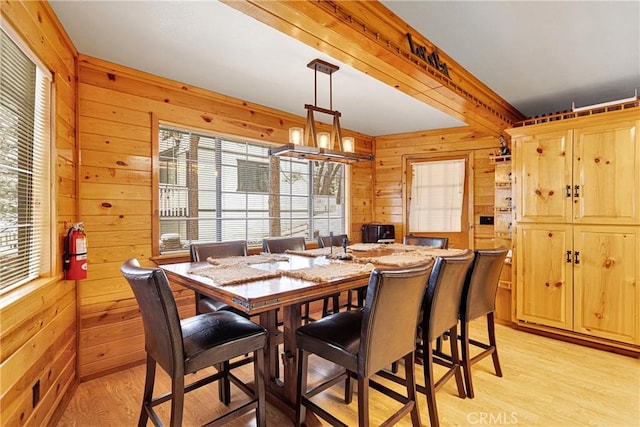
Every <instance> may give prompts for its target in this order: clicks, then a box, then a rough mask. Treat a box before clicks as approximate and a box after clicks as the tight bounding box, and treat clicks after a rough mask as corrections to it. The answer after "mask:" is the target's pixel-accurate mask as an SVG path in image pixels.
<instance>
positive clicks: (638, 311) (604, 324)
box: [573, 226, 640, 344]
mask: <svg viewBox="0 0 640 427" xmlns="http://www.w3.org/2000/svg"><path fill="white" fill-rule="evenodd" d="M573 258H574V267H573V293H574V295H573V300H574V309H573V312H574V317H573V325H574V330H575V331H577V332H580V333H584V334H589V335H595V336H598V337H601V338H606V339H611V340H615V341H621V342H627V343H635V344H640V330H639V329H640V320H639V319H640V274H639V269H640V230H639V229H638V227H599V226H577V227H574V230H573Z"/></svg>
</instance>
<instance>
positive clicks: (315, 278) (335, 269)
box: [280, 262, 373, 282]
mask: <svg viewBox="0 0 640 427" xmlns="http://www.w3.org/2000/svg"><path fill="white" fill-rule="evenodd" d="M371 270H373V264H364V265H362V264H353V263H343V262H332V263H330V264H327V265H317V266H315V267H308V268H301V269H299V270H280V273H281V274H282V275H284V276H290V277H297V278H299V279H304V280H308V281H310V282H329V281H331V280H335V279H344V278H347V277H353V276H360V275H362V274H365V273H371Z"/></svg>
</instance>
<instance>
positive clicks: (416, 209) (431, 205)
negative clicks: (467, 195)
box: [409, 160, 465, 232]
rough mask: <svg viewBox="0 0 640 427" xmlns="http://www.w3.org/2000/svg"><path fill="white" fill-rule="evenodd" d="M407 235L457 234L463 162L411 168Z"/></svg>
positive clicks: (463, 171) (426, 164)
mask: <svg viewBox="0 0 640 427" xmlns="http://www.w3.org/2000/svg"><path fill="white" fill-rule="evenodd" d="M412 173H413V176H412V180H411V205H410V211H409V232H429V231H442V232H459V231H460V230H461V229H462V204H463V201H464V173H465V161H464V160H444V161H429V162H423V163H414V164H413V165H412Z"/></svg>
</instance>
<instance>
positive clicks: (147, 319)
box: [120, 258, 184, 375]
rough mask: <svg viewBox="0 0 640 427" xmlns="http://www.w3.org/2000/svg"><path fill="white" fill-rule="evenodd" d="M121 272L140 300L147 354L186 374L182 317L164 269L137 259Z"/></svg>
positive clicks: (131, 261) (128, 262) (171, 373)
mask: <svg viewBox="0 0 640 427" xmlns="http://www.w3.org/2000/svg"><path fill="white" fill-rule="evenodd" d="M120 271H121V272H122V275H123V276H124V278H125V279H127V282H129V286H131V289H132V290H133V294H134V295H135V297H136V301H137V302H138V307H139V309H140V314H141V315H142V325H143V327H144V342H145V350H146V352H147V354H148V355H150V356H151V357H153V358H154V359H155V360H156V362H158V363H159V364H160V366H162V368H163V369H164V370H165V371H166V372H167V373H169V374H170V375H173V374H181V373H183V372H182V371H184V361H183V357H184V351H183V344H182V329H181V328H180V317H179V316H178V309H177V307H176V303H175V300H174V298H173V293H172V292H171V287H170V286H169V281H168V280H167V276H166V275H165V274H164V271H162V270H161V269H159V268H142V267H140V263H139V262H138V260H137V259H135V258H132V259H130V260H128V261H125V262H124V263H123V264H122V266H121V267H120Z"/></svg>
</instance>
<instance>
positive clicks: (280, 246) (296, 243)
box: [262, 236, 307, 254]
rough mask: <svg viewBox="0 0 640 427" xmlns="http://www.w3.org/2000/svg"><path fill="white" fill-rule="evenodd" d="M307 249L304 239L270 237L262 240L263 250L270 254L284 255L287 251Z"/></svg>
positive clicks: (300, 237) (299, 237)
mask: <svg viewBox="0 0 640 427" xmlns="http://www.w3.org/2000/svg"><path fill="white" fill-rule="evenodd" d="M306 248H307V246H306V244H305V242H304V237H302V236H297V237H270V238H267V239H262V250H263V251H264V252H267V253H270V254H282V253H284V252H286V251H287V249H289V250H292V251H303V250H305V249H306Z"/></svg>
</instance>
